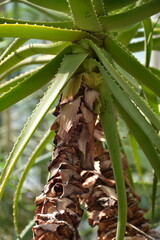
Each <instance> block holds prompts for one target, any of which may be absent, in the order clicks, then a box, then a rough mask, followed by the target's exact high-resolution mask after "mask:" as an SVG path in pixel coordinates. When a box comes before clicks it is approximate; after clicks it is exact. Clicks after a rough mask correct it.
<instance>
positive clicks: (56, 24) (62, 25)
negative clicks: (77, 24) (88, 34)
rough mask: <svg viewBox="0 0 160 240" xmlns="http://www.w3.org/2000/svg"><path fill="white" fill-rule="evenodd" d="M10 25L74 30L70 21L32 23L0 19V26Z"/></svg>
mask: <svg viewBox="0 0 160 240" xmlns="http://www.w3.org/2000/svg"><path fill="white" fill-rule="evenodd" d="M4 23H10V24H16V23H18V24H29V25H41V26H46V27H57V28H58V27H59V28H69V29H74V24H73V22H72V21H64V22H37V21H36V22H33V21H24V20H19V19H13V18H5V17H0V24H4Z"/></svg>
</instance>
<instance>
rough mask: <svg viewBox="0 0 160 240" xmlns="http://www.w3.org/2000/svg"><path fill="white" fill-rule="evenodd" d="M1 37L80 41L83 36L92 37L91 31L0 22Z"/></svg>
mask: <svg viewBox="0 0 160 240" xmlns="http://www.w3.org/2000/svg"><path fill="white" fill-rule="evenodd" d="M0 37H16V38H28V39H43V40H49V41H53V42H56V41H78V40H80V39H83V38H92V36H91V35H90V34H89V33H86V32H82V31H80V30H79V31H78V30H69V29H59V28H54V27H45V26H38V25H25V24H0Z"/></svg>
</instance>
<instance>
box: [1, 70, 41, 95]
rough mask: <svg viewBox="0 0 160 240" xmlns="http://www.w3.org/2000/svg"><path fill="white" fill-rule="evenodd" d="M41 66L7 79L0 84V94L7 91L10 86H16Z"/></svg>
mask: <svg viewBox="0 0 160 240" xmlns="http://www.w3.org/2000/svg"><path fill="white" fill-rule="evenodd" d="M40 68H41V67H38V68H34V69H32V70H30V71H28V72H25V73H22V74H20V75H18V76H16V77H15V78H12V79H10V80H9V81H7V82H5V83H3V84H1V85H0V94H2V93H4V92H7V91H9V90H10V88H12V87H14V86H16V85H17V84H18V83H20V82H22V81H24V80H25V79H26V78H28V77H30V76H31V75H32V74H33V73H35V72H36V71H38V70H39V69H40Z"/></svg>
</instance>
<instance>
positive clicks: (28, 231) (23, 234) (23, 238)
mask: <svg viewBox="0 0 160 240" xmlns="http://www.w3.org/2000/svg"><path fill="white" fill-rule="evenodd" d="M34 224H35V222H34V220H32V221H30V222H29V224H28V225H27V226H26V227H25V228H24V229H23V231H22V232H21V234H20V239H21V240H28V239H29V238H31V230H32V227H33V226H34ZM20 239H19V238H16V240H20Z"/></svg>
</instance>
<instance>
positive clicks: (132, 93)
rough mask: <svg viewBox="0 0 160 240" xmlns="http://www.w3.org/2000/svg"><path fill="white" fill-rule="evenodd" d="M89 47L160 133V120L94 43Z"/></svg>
mask: <svg viewBox="0 0 160 240" xmlns="http://www.w3.org/2000/svg"><path fill="white" fill-rule="evenodd" d="M90 45H91V47H92V48H93V49H94V51H95V53H96V54H97V56H98V57H99V59H100V61H101V62H102V64H103V65H104V67H105V68H106V70H107V71H108V72H109V73H110V75H111V76H112V77H113V78H114V80H115V81H116V82H117V83H118V84H119V85H120V86H121V88H122V89H123V90H124V91H125V93H127V94H128V97H129V98H131V99H132V100H133V101H134V103H135V104H136V105H137V106H138V108H139V109H140V110H141V111H142V112H143V113H144V114H145V116H146V117H147V118H148V119H149V121H150V122H151V123H152V124H153V125H154V126H156V128H157V129H158V130H159V131H160V119H159V118H158V117H157V116H156V115H155V113H154V112H153V111H152V110H151V109H150V108H149V106H148V105H147V103H146V102H145V101H144V100H143V99H142V98H141V97H140V96H139V95H138V94H137V92H136V91H135V90H134V88H133V87H131V86H130V84H129V82H127V80H126V79H125V78H124V77H123V75H120V74H119V72H118V71H117V70H116V69H115V68H114V67H113V65H111V64H110V62H109V61H108V59H107V58H106V57H105V56H104V55H103V53H102V51H101V49H100V48H98V47H97V46H96V45H95V44H94V43H92V42H91V41H90Z"/></svg>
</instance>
